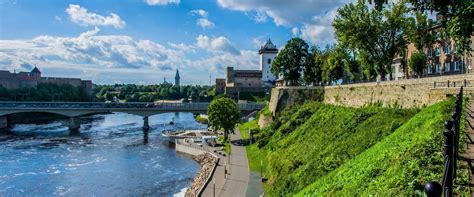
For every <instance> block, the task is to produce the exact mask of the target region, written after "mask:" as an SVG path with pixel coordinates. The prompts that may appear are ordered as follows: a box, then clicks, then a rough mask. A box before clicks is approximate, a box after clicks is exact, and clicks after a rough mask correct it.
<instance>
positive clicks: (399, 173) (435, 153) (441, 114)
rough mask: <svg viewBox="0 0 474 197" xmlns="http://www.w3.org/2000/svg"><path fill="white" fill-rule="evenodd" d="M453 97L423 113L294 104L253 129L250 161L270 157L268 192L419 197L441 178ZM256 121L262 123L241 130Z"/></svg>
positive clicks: (253, 164)
mask: <svg viewBox="0 0 474 197" xmlns="http://www.w3.org/2000/svg"><path fill="white" fill-rule="evenodd" d="M451 103H452V100H448V101H443V102H440V103H438V104H435V105H433V106H430V107H427V108H424V109H422V110H421V111H418V110H414V109H390V108H380V107H375V106H370V107H364V108H348V107H340V106H332V105H325V104H321V103H317V102H312V103H306V104H304V105H297V106H293V107H290V108H287V109H285V110H284V111H283V112H282V114H281V115H280V117H279V118H278V120H276V121H275V122H274V123H273V125H272V126H270V127H268V128H266V129H264V130H262V131H258V130H257V129H254V136H255V137H257V139H258V140H257V143H255V144H252V145H250V146H248V147H247V154H248V156H249V162H250V167H251V170H254V171H260V162H261V161H262V162H263V164H264V167H263V170H264V175H265V176H266V177H268V181H267V182H266V184H265V190H266V194H268V195H269V196H292V195H300V196H308V195H309V196H315V195H318V194H331V195H336V196H339V195H349V194H365V195H367V194H384V195H385V194H405V195H413V194H416V193H419V192H420V191H418V190H422V189H423V186H424V184H425V183H426V182H428V181H432V180H439V178H440V177H441V174H442V173H441V171H442V169H443V167H442V156H441V151H442V150H443V149H442V145H441V143H442V131H443V122H444V120H446V119H447V118H448V117H449V114H450V112H451V110H452V106H451ZM249 127H251V128H255V127H256V125H255V122H250V123H247V124H244V125H241V127H240V129H241V130H244V131H248V128H249ZM242 133H247V132H242ZM247 136H248V135H244V138H245V137H247ZM262 158H263V159H262Z"/></svg>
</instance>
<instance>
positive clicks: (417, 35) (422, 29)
mask: <svg viewBox="0 0 474 197" xmlns="http://www.w3.org/2000/svg"><path fill="white" fill-rule="evenodd" d="M414 19H415V20H412V22H411V25H410V26H409V27H410V28H409V30H408V33H407V34H408V39H409V40H410V42H411V43H413V44H414V45H415V48H416V49H418V51H423V49H425V48H427V47H429V46H431V45H433V43H434V42H435V38H434V35H433V34H432V33H431V31H430V27H429V24H428V20H427V16H426V15H425V14H423V13H421V12H419V11H417V12H415V18H414Z"/></svg>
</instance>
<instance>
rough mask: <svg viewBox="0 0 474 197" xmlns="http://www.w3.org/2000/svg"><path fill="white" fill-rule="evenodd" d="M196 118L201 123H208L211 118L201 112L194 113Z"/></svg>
mask: <svg viewBox="0 0 474 197" xmlns="http://www.w3.org/2000/svg"><path fill="white" fill-rule="evenodd" d="M194 119H195V120H196V121H197V122H199V123H201V124H208V122H209V120H208V119H207V118H206V117H204V116H202V115H201V114H194Z"/></svg>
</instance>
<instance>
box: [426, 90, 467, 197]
mask: <svg viewBox="0 0 474 197" xmlns="http://www.w3.org/2000/svg"><path fill="white" fill-rule="evenodd" d="M463 94H464V93H463V86H461V88H460V90H459V93H458V94H457V95H456V101H455V106H454V112H453V114H452V116H451V119H450V120H448V121H446V122H445V123H444V126H445V128H446V129H445V131H444V132H443V135H444V154H443V155H444V173H443V179H442V180H441V184H440V183H438V182H429V183H427V184H426V185H425V193H426V195H427V196H429V197H434V196H441V195H443V196H445V197H452V196H453V195H454V192H453V190H454V186H453V182H454V180H455V179H456V172H457V160H458V154H459V135H460V125H461V117H462V102H463Z"/></svg>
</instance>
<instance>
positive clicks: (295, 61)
mask: <svg viewBox="0 0 474 197" xmlns="http://www.w3.org/2000/svg"><path fill="white" fill-rule="evenodd" d="M308 50H309V46H308V44H307V43H306V42H305V41H304V40H303V39H301V38H292V39H291V40H289V41H288V42H287V43H286V45H285V48H283V49H282V50H281V51H280V52H279V53H278V55H277V56H276V58H275V59H274V60H273V62H272V68H271V69H272V73H275V74H280V75H282V76H283V78H284V79H285V80H286V81H288V82H289V85H290V86H297V85H300V80H301V79H300V78H301V71H302V70H303V68H304V66H305V65H306V64H307V62H308V61H311V60H309V59H310V58H311V56H310V53H309V51H308Z"/></svg>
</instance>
